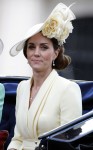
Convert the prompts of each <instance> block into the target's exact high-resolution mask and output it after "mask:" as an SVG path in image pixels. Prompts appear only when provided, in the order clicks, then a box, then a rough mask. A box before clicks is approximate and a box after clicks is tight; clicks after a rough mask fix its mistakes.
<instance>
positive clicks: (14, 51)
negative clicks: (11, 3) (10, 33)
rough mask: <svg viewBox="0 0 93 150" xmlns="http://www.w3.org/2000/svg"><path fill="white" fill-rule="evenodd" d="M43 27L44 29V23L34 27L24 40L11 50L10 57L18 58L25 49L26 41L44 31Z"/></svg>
mask: <svg viewBox="0 0 93 150" xmlns="http://www.w3.org/2000/svg"><path fill="white" fill-rule="evenodd" d="M42 27H43V23H40V24H37V25H35V26H33V27H32V28H30V29H29V31H28V32H27V33H26V35H25V36H24V38H23V40H21V41H20V42H18V43H16V44H15V45H14V46H13V47H12V48H11V49H10V52H9V53H10V55H11V56H16V55H17V54H18V53H19V52H20V51H21V50H22V49H23V48H24V44H25V42H26V40H27V39H29V38H30V37H32V36H34V35H35V34H37V33H38V32H40V31H41V30H42Z"/></svg>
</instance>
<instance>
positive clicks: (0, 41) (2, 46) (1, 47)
mask: <svg viewBox="0 0 93 150" xmlns="http://www.w3.org/2000/svg"><path fill="white" fill-rule="evenodd" d="M3 48H4V44H3V42H2V40H1V39H0V54H1V53H2V51H3Z"/></svg>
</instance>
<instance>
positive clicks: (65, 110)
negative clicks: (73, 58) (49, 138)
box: [8, 70, 82, 150]
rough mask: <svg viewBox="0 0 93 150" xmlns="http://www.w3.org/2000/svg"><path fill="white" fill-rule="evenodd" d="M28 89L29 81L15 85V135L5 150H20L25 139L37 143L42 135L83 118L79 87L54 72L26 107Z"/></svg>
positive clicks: (28, 95) (28, 94)
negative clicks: (11, 149)
mask: <svg viewBox="0 0 93 150" xmlns="http://www.w3.org/2000/svg"><path fill="white" fill-rule="evenodd" d="M30 87H31V80H27V81H22V82H21V83H20V84H19V86H18V89H17V102H16V127H15V135H14V138H13V139H12V142H11V143H10V145H9V147H8V150H9V149H10V148H15V149H17V150H19V149H20V148H21V147H22V145H23V141H24V139H31V140H33V139H36V140H37V139H38V136H40V135H41V134H42V133H45V132H47V131H49V130H52V129H54V128H56V127H58V126H60V125H64V124H65V123H68V122H69V121H71V120H73V119H75V118H77V117H80V116H81V115H82V99H81V91H80V88H79V86H78V85H77V84H76V83H75V82H72V81H69V80H67V79H65V78H63V77H60V76H59V75H58V74H57V72H56V71H55V70H53V71H52V72H51V73H50V75H49V76H48V77H47V79H46V80H45V81H44V83H43V85H42V86H41V88H40V90H39V91H38V93H37V95H36V97H35V99H34V101H33V102H32V104H31V106H30V108H29V97H30ZM28 108H29V109H28ZM21 149H22V148H21ZM21 149H20V150H21Z"/></svg>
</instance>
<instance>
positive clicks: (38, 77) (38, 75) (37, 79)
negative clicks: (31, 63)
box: [33, 70, 52, 87]
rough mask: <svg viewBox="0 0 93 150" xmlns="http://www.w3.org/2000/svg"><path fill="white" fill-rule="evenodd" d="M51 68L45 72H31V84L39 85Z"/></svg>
mask: <svg viewBox="0 0 93 150" xmlns="http://www.w3.org/2000/svg"><path fill="white" fill-rule="evenodd" d="M51 71H52V70H50V71H47V72H33V86H34V87H40V86H41V85H42V83H43V82H44V81H45V79H46V78H47V77H48V75H49V74H50V73H51Z"/></svg>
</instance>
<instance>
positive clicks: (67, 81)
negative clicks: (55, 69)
mask: <svg viewBox="0 0 93 150" xmlns="http://www.w3.org/2000/svg"><path fill="white" fill-rule="evenodd" d="M57 82H58V83H59V85H62V86H63V85H64V86H68V85H74V86H78V84H77V83H76V82H75V81H74V80H70V79H66V78H64V77H62V76H58V80H57Z"/></svg>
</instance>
